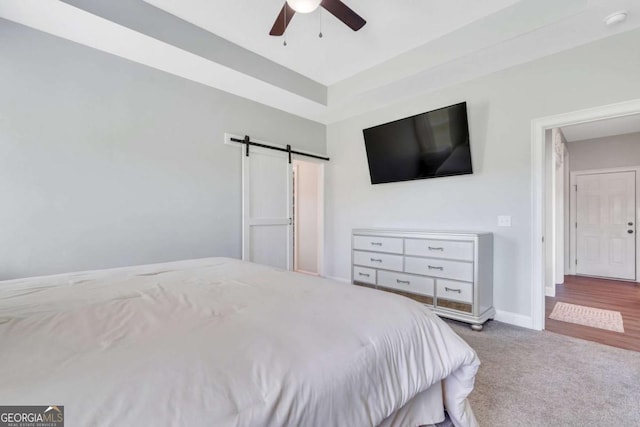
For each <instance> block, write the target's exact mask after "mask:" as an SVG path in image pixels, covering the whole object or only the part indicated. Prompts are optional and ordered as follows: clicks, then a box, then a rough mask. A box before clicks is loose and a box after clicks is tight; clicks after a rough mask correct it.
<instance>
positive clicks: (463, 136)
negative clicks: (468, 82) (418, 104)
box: [362, 102, 473, 184]
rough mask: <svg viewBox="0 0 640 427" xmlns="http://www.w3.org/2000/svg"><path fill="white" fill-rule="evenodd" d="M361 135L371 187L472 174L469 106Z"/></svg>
mask: <svg viewBox="0 0 640 427" xmlns="http://www.w3.org/2000/svg"><path fill="white" fill-rule="evenodd" d="M362 132H363V133H364V144H365V148H366V150H367V159H368V160H369V174H370V175H371V183H372V184H382V183H385V182H396V181H409V180H414V179H424V178H437V177H442V176H451V175H464V174H471V173H473V169H472V167H471V150H470V149H469V125H468V122H467V103H466V102H462V103H460V104H456V105H451V106H449V107H444V108H440V109H438V110H433V111H429V112H427V113H422V114H417V115H415V116H411V117H407V118H404V119H400V120H396V121H395V122H391V123H385V124H383V125H378V126H374V127H371V128H368V129H365V130H363V131H362Z"/></svg>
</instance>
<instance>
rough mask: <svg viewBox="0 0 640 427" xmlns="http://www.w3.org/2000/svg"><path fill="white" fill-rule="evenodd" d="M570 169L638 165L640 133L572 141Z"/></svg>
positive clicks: (639, 158)
mask: <svg viewBox="0 0 640 427" xmlns="http://www.w3.org/2000/svg"><path fill="white" fill-rule="evenodd" d="M567 146H568V148H569V155H570V156H571V161H570V162H569V168H570V169H571V171H583V170H589V169H608V168H621V167H629V166H640V133H628V134H626V135H616V136H608V137H606V138H595V139H586V140H583V141H572V142H569V143H568V144H567Z"/></svg>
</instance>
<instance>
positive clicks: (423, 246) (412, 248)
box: [404, 239, 473, 261]
mask: <svg viewBox="0 0 640 427" xmlns="http://www.w3.org/2000/svg"><path fill="white" fill-rule="evenodd" d="M404 245H405V255H417V256H426V257H431V258H446V259H457V260H462V261H473V242H458V241H453V240H431V239H405V241H404Z"/></svg>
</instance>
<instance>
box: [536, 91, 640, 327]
mask: <svg viewBox="0 0 640 427" xmlns="http://www.w3.org/2000/svg"><path fill="white" fill-rule="evenodd" d="M634 114H640V99H633V100H629V101H625V102H620V103H616V104H609V105H604V106H600V107H594V108H588V109H584V110H578V111H573V112H569V113H563V114H557V115H553V116H546V117H540V118H535V119H533V120H531V225H532V227H531V327H532V328H533V329H537V330H543V329H544V323H545V283H544V278H545V274H544V272H545V268H546V265H545V264H546V247H545V246H546V245H545V222H546V219H545V204H546V201H547V198H548V197H552V195H549V194H547V191H546V190H545V181H544V180H545V153H546V150H547V148H546V141H545V131H546V130H550V129H553V128H554V127H563V126H568V125H574V124H579V123H588V122H593V121H597V120H603V119H612V118H615V117H624V116H630V115H634Z"/></svg>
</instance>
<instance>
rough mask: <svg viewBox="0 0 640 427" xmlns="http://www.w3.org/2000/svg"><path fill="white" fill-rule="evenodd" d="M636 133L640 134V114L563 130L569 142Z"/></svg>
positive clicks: (568, 127) (567, 127) (573, 126)
mask: <svg viewBox="0 0 640 427" xmlns="http://www.w3.org/2000/svg"><path fill="white" fill-rule="evenodd" d="M635 132H640V114H633V115H630V116H624V117H616V118H613V119H607V120H598V121H595V122H588V123H580V124H578V125H571V126H565V127H563V128H562V133H563V134H564V137H565V138H566V139H567V141H569V142H571V141H583V140H586V139H596V138H605V137H607V136H615V135H626V134H628V133H635Z"/></svg>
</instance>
